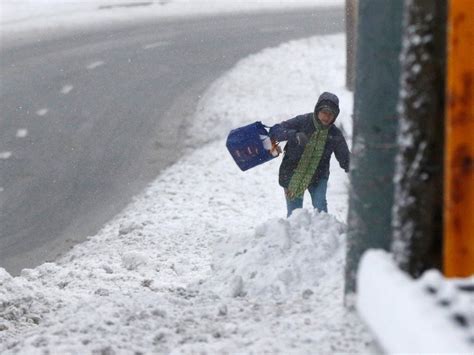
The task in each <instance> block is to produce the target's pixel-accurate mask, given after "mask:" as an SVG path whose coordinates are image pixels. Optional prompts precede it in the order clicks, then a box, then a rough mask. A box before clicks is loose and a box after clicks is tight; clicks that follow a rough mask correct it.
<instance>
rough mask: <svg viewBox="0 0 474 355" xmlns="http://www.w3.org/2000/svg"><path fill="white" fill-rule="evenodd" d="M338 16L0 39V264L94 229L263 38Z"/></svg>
mask: <svg viewBox="0 0 474 355" xmlns="http://www.w3.org/2000/svg"><path fill="white" fill-rule="evenodd" d="M343 17H344V16H343V10H342V9H341V10H334V9H333V10H330V9H328V10H303V11H302V10H299V11H295V12H275V13H260V14H253V15H249V14H247V15H234V16H219V17H201V18H194V19H192V18H182V19H176V20H170V19H168V20H156V21H154V22H150V21H148V22H146V23H141V24H135V25H127V26H122V27H114V28H104V29H103V30H100V31H97V30H96V31H94V32H87V31H85V30H82V31H78V30H77V31H75V32H69V33H66V34H64V35H61V36H55V38H49V39H47V38H41V39H38V40H37V41H31V40H30V41H23V42H22V41H18V42H15V43H9V44H6V45H3V46H2V48H1V55H0V59H1V60H0V266H1V267H3V268H5V269H7V270H8V271H9V272H11V273H13V274H18V273H19V271H20V270H21V269H22V268H25V267H34V266H36V265H39V264H41V263H43V262H45V261H52V260H54V259H55V258H57V257H58V256H60V255H61V254H63V253H64V252H66V251H67V250H69V248H70V247H71V246H73V245H74V244H76V243H78V242H81V241H83V240H85V239H86V238H87V236H89V235H94V234H95V233H96V232H97V231H98V230H99V229H100V228H101V227H102V226H103V225H104V224H105V223H106V222H107V221H108V220H110V219H111V218H112V217H113V216H115V215H116V214H117V213H118V212H120V210H122V209H123V208H124V207H125V206H126V204H127V203H129V202H130V201H131V199H132V198H133V196H134V195H136V194H137V193H139V192H140V191H142V190H143V189H144V188H145V187H146V185H147V184H148V183H150V182H151V181H153V179H154V178H156V176H157V175H158V174H159V173H160V171H162V170H163V169H164V168H165V167H167V166H169V165H170V164H172V163H173V162H175V161H176V160H177V159H179V157H180V156H181V154H182V148H183V143H182V142H183V140H184V137H185V131H186V124H187V122H189V119H191V118H192V114H193V111H194V108H195V106H196V104H197V102H198V100H199V97H200V95H202V93H203V92H204V91H205V89H206V88H207V87H208V86H209V85H210V84H211V83H212V82H213V81H214V80H215V79H217V78H218V77H219V76H220V75H222V74H223V73H224V72H225V71H226V70H228V69H230V68H231V67H232V66H233V65H234V64H235V63H236V62H237V61H238V60H239V59H241V58H243V57H246V56H248V55H249V54H252V53H255V52H258V51H259V50H261V49H263V48H265V47H269V46H275V45H278V44H279V43H282V42H285V41H288V40H291V39H298V38H303V37H308V36H312V35H316V34H329V33H335V32H341V31H343V30H344V23H343ZM289 65H291V63H289ZM25 130H26V131H25ZM223 154H225V152H224V153H223Z"/></svg>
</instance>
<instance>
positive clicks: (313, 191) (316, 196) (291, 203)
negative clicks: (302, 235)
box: [285, 179, 328, 217]
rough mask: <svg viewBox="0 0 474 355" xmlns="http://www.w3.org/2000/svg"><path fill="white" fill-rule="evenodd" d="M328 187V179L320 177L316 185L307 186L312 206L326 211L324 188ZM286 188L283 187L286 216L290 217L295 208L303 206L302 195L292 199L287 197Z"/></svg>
mask: <svg viewBox="0 0 474 355" xmlns="http://www.w3.org/2000/svg"><path fill="white" fill-rule="evenodd" d="M327 189H328V179H320V180H319V182H318V183H317V184H316V185H312V186H309V187H308V191H309V194H310V195H311V202H312V203H313V207H314V208H317V209H318V211H320V212H321V211H324V212H326V213H327V212H328V203H327V201H326V190H327ZM286 191H287V190H286V189H285V197H286V208H287V211H288V212H287V215H286V216H287V217H290V215H291V213H293V211H294V210H296V209H297V208H302V207H303V196H301V197H297V198H294V199H289V198H288V196H286Z"/></svg>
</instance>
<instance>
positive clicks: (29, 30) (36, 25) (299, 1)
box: [0, 0, 344, 40]
mask: <svg viewBox="0 0 474 355" xmlns="http://www.w3.org/2000/svg"><path fill="white" fill-rule="evenodd" d="M343 5H344V1H343V0H287V1H274V0H253V1H243V0H204V1H201V0H71V1H65V0H2V1H1V3H0V10H1V11H0V36H1V37H2V40H6V39H8V38H9V37H11V36H13V35H21V36H25V35H26V36H28V35H30V34H33V35H37V34H38V32H37V31H38V30H41V31H44V30H47V31H50V34H58V33H61V32H62V31H65V30H69V29H75V28H85V27H86V26H87V28H88V29H91V28H102V27H104V26H105V25H116V24H118V23H127V22H128V23H131V22H137V21H146V20H150V19H156V18H170V17H173V18H176V17H187V16H200V15H216V14H219V15H222V14H234V13H243V12H255V11H265V10H272V11H275V10H281V11H285V10H292V9H293V10H294V9H297V8H315V7H320V6H326V7H342V6H343Z"/></svg>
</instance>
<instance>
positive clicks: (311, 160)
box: [288, 114, 329, 199]
mask: <svg viewBox="0 0 474 355" xmlns="http://www.w3.org/2000/svg"><path fill="white" fill-rule="evenodd" d="M313 123H314V127H315V128H316V130H315V131H314V133H313V134H312V135H311V138H310V139H309V142H308V143H307V144H306V147H305V148H304V151H303V155H302V156H301V159H300V161H299V162H298V166H297V167H296V169H295V172H294V173H293V176H292V177H291V180H290V184H289V185H288V197H289V198H290V199H294V198H297V197H302V196H303V194H304V192H305V190H306V189H307V188H308V185H309V183H310V182H311V178H312V177H313V175H314V172H315V171H316V169H317V167H318V165H319V162H320V160H321V157H322V156H323V152H324V146H325V145H326V140H327V138H328V132H329V126H327V127H326V126H324V125H323V124H322V123H321V122H320V121H319V120H317V119H316V118H315V117H314V114H313Z"/></svg>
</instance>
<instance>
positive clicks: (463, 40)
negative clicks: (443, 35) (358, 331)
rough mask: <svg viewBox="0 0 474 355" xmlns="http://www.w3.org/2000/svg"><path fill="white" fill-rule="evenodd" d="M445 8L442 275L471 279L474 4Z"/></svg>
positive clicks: (458, 1) (468, 0)
mask: <svg viewBox="0 0 474 355" xmlns="http://www.w3.org/2000/svg"><path fill="white" fill-rule="evenodd" d="M448 3H449V10H448V36H447V40H448V56H447V92H446V95H447V102H446V103H447V104H446V143H445V144H446V146H445V207H444V208H445V210H444V216H445V217H444V218H445V220H444V272H445V274H446V276H448V277H465V276H470V275H473V274H474V59H473V58H474V8H473V3H474V1H473V0H451V1H449V2H448Z"/></svg>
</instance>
